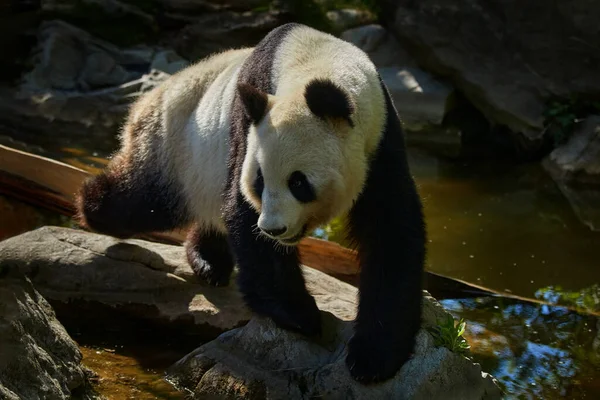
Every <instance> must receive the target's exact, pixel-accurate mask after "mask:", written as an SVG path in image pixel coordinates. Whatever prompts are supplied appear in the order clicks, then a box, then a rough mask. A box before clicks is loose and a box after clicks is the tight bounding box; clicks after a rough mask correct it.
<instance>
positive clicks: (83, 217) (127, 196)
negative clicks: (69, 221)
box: [76, 157, 187, 238]
mask: <svg viewBox="0 0 600 400" xmlns="http://www.w3.org/2000/svg"><path fill="white" fill-rule="evenodd" d="M128 164H129V163H126V162H125V161H123V160H121V159H120V158H119V157H117V158H116V159H115V160H113V161H112V162H111V164H110V165H109V166H108V167H107V168H106V169H105V170H104V171H103V172H102V173H100V174H99V175H97V176H94V177H92V178H89V179H87V180H86V181H85V182H84V184H83V185H82V187H81V189H80V191H79V193H78V195H77V204H76V207H77V215H76V219H77V220H78V221H79V223H80V224H81V225H82V226H84V227H85V228H87V229H90V230H92V231H95V232H98V233H103V234H106V235H110V236H114V237H118V238H128V237H131V236H134V235H136V234H142V233H151V232H161V231H168V230H172V229H175V228H178V227H180V226H182V225H183V224H185V223H186V222H187V221H186V212H185V210H184V206H183V202H182V201H181V195H180V194H179V193H180V191H178V190H177V188H175V187H173V185H174V183H172V182H165V181H163V180H162V179H161V177H160V176H159V175H158V173H157V172H156V171H155V170H152V169H145V168H142V167H143V165H138V166H137V167H135V168H134V167H133V166H128Z"/></svg>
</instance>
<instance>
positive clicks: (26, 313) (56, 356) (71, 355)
mask: <svg viewBox="0 0 600 400" xmlns="http://www.w3.org/2000/svg"><path fill="white" fill-rule="evenodd" d="M12 272H13V274H11V272H10V271H8V268H6V267H3V266H0V398H2V399H6V400H20V399H27V400H38V399H53V400H59V399H81V400H82V399H93V398H97V397H96V395H95V393H94V391H93V390H92V389H91V385H90V382H89V380H88V377H89V374H90V373H89V372H87V370H85V369H84V368H82V366H81V365H80V363H81V359H82V355H81V352H80V351H79V349H78V348H77V344H76V343H75V342H74V341H73V340H72V339H71V338H70V337H69V335H68V334H67V332H66V331H65V329H64V328H63V326H62V325H61V324H60V323H59V322H58V320H57V319H56V317H55V314H54V311H53V310H52V307H50V305H49V304H48V302H47V301H46V300H44V298H43V297H42V296H41V295H40V294H39V293H38V292H37V291H36V290H35V289H34V288H33V287H32V285H31V282H29V281H28V280H26V279H25V278H24V277H18V274H14V272H15V271H12Z"/></svg>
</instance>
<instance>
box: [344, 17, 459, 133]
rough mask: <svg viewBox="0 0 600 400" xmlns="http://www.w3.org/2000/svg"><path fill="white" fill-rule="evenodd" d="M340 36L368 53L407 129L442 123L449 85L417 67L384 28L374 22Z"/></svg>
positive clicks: (448, 104) (447, 106)
mask: <svg viewBox="0 0 600 400" xmlns="http://www.w3.org/2000/svg"><path fill="white" fill-rule="evenodd" d="M341 38H342V39H344V40H346V41H348V42H350V43H353V44H354V45H356V46H358V47H359V48H361V49H362V50H364V51H365V52H366V53H367V54H368V55H369V57H370V58H371V60H372V61H373V63H374V64H375V66H376V67H377V68H378V69H379V73H380V74H381V78H382V79H383V81H384V82H385V84H386V86H387V87H388V89H389V90H390V94H391V95H392V98H393V100H394V104H395V106H396V108H397V110H398V114H399V115H400V118H401V119H402V124H403V126H404V127H405V128H406V129H407V130H408V131H411V132H420V131H432V130H437V129H438V128H439V127H440V126H441V125H442V122H443V119H444V116H445V115H446V113H447V112H448V111H449V109H450V108H451V104H452V102H451V99H452V93H453V88H452V86H450V85H448V84H447V83H445V82H442V81H440V80H438V79H436V78H435V77H433V76H432V75H431V74H429V73H427V72H425V71H423V70H422V69H421V68H419V66H418V65H417V63H416V61H415V60H414V59H413V57H412V56H410V55H409V53H408V52H407V51H406V50H405V49H404V48H403V47H402V46H401V45H400V44H399V43H398V42H397V40H396V39H395V38H394V37H393V36H392V35H391V34H389V33H388V32H387V31H386V30H385V28H383V27H382V26H380V25H375V24H372V25H366V26H361V27H359V28H355V29H350V30H347V31H345V32H343V33H342V35H341ZM458 140H460V138H459V137H458Z"/></svg>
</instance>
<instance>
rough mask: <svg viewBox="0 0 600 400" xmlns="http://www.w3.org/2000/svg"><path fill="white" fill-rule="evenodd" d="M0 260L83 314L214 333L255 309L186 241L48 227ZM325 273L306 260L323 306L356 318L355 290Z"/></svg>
mask: <svg viewBox="0 0 600 400" xmlns="http://www.w3.org/2000/svg"><path fill="white" fill-rule="evenodd" d="M0 265H1V266H3V267H4V268H7V269H10V270H14V269H18V270H19V271H21V272H22V273H24V274H26V275H28V276H29V277H30V279H31V280H32V282H33V284H34V285H35V287H36V289H37V290H38V291H40V293H42V295H43V296H44V297H45V298H46V299H48V300H49V301H51V302H52V304H53V305H54V306H55V308H56V309H57V310H62V311H63V312H66V313H69V314H73V315H75V316H77V317H80V318H84V317H85V316H86V313H88V314H89V310H97V309H100V310H103V311H102V312H104V313H106V312H108V313H109V315H110V313H112V315H126V316H130V317H131V318H136V319H139V320H142V321H145V322H148V323H150V324H157V325H161V326H164V325H165V324H168V325H169V326H173V327H175V326H177V327H181V329H185V330H186V331H187V332H189V333H194V334H198V335H200V336H202V337H204V338H206V339H213V338H214V337H216V336H217V335H218V334H220V333H222V332H223V331H226V330H229V329H232V328H235V327H238V326H240V325H243V324H245V323H246V322H247V321H248V320H249V319H250V316H251V315H250V312H249V311H248V310H247V309H246V307H245V306H244V304H243V301H242V298H241V295H240V293H239V292H238V290H237V287H236V285H235V283H232V284H230V285H229V286H228V287H220V288H215V287H211V286H208V285H205V284H203V283H201V282H199V281H198V280H197V279H196V278H195V276H194V273H193V272H192V269H191V268H190V266H189V265H188V263H187V261H186V258H185V253H184V251H183V248H182V247H181V246H171V245H165V244H159V243H152V242H147V241H144V240H134V239H132V240H125V241H120V240H117V239H114V238H111V237H108V236H103V235H97V234H93V233H88V232H84V231H79V230H73V229H67V228H58V227H44V228H40V229H38V230H35V231H31V232H28V233H25V234H22V235H20V236H16V237H13V238H10V239H7V240H5V241H3V242H0ZM321 275H323V274H318V273H317V271H314V270H312V269H309V268H305V276H306V280H307V286H308V287H309V289H310V290H311V292H312V293H313V294H314V295H315V298H316V300H317V304H319V307H321V309H324V310H327V311H331V312H336V313H337V314H339V315H341V316H342V317H344V318H345V319H348V320H350V319H353V318H354V310H353V308H352V307H349V306H348V304H354V301H355V298H354V297H351V295H350V294H348V293H342V294H341V295H339V294H337V293H336V292H332V291H331V290H332V289H335V286H332V285H339V284H341V283H340V282H338V281H335V283H334V284H333V283H324V282H323V281H322V277H321ZM106 309H108V311H106ZM61 318H62V316H61ZM96 323H97V324H98V325H101V324H102V322H101V321H97V322H96Z"/></svg>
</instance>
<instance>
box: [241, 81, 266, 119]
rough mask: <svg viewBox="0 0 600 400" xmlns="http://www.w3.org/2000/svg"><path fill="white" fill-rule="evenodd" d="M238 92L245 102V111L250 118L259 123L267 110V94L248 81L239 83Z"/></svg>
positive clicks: (243, 102)
mask: <svg viewBox="0 0 600 400" xmlns="http://www.w3.org/2000/svg"><path fill="white" fill-rule="evenodd" d="M238 92H239V95H240V99H241V100H242V104H244V111H245V112H246V114H247V116H248V117H249V118H250V120H251V121H252V122H253V123H254V124H257V123H258V122H260V120H261V119H262V118H263V117H264V116H265V112H266V111H267V104H268V99H267V94H266V93H264V92H262V91H260V90H258V89H256V88H255V87H253V86H251V85H248V84H247V83H240V84H238Z"/></svg>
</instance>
